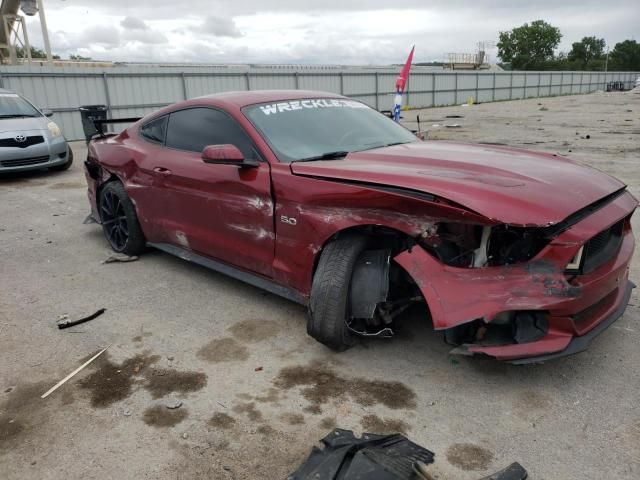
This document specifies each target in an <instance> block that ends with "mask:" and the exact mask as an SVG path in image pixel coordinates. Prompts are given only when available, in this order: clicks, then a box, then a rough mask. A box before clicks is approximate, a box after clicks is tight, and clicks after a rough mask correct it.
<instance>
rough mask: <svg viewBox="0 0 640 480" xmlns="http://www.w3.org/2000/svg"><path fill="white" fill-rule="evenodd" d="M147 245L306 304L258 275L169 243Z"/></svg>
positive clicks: (299, 294) (285, 288)
mask: <svg viewBox="0 0 640 480" xmlns="http://www.w3.org/2000/svg"><path fill="white" fill-rule="evenodd" d="M147 245H148V246H150V247H153V248H157V249H158V250H162V251H163V252H166V253H169V254H171V255H174V256H176V257H179V258H181V259H183V260H186V261H187V262H192V263H196V264H198V265H201V266H203V267H206V268H209V269H211V270H215V271H216V272H220V273H222V274H224V275H227V276H229V277H231V278H235V279H236V280H240V281H242V282H245V283H248V284H249V285H253V286H254V287H258V288H261V289H262V290H266V291H267V292H269V293H273V294H274V295H278V296H280V297H283V298H286V299H287V300H291V301H292V302H295V303H299V304H300V305H304V306H306V305H307V303H308V299H307V297H305V296H304V295H302V294H301V293H300V292H298V291H297V290H294V289H292V288H288V287H285V286H284V285H281V284H279V283H276V282H274V281H273V280H270V279H268V278H265V277H262V276H260V275H256V274H255V273H250V272H246V271H244V270H240V269H238V268H236V267H232V266H231V265H228V264H226V263H223V262H219V261H217V260H212V259H211V258H208V257H204V256H202V255H198V254H197V253H194V252H192V251H189V250H186V249H184V248H180V247H176V246H175V245H171V244H169V243H150V242H147Z"/></svg>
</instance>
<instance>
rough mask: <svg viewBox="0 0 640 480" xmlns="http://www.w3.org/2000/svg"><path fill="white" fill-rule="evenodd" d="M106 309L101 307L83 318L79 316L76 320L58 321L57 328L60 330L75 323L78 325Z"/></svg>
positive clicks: (97, 315) (96, 316)
mask: <svg viewBox="0 0 640 480" xmlns="http://www.w3.org/2000/svg"><path fill="white" fill-rule="evenodd" d="M106 311H107V309H106V308H101V309H100V310H98V311H97V312H95V313H92V314H91V315H89V316H87V317H83V318H80V319H78V320H71V321H70V320H67V321H64V322H60V323H58V328H59V329H60V330H62V329H63V328H69V327H73V326H75V325H80V324H81V323H84V322H88V321H89V320H93V319H94V318H98V317H99V316H100V315H102V314H103V313H104V312H106Z"/></svg>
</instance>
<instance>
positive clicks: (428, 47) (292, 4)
mask: <svg viewBox="0 0 640 480" xmlns="http://www.w3.org/2000/svg"><path fill="white" fill-rule="evenodd" d="M44 5H45V10H46V14H47V23H48V26H49V36H50V38H51V43H52V49H53V51H54V53H57V54H59V55H61V56H63V57H67V56H68V55H69V54H70V53H76V54H80V55H84V56H89V57H91V58H94V59H101V60H117V61H147V62H149V61H150V62H159V61H164V62H215V63H223V62H224V63H310V64H318V63H336V64H360V65H366V64H387V63H400V62H403V61H404V59H405V58H406V55H407V53H408V50H409V49H410V47H411V45H412V44H414V43H415V44H416V55H415V58H414V62H419V61H431V60H441V59H442V58H443V57H444V54H445V53H446V52H456V53H465V52H469V53H471V52H473V51H474V50H475V48H476V43H477V42H478V41H480V40H493V41H497V38H498V32H499V31H501V30H509V29H511V28H513V27H514V26H519V25H521V24H523V23H524V22H531V21H533V20H536V19H543V20H546V21H548V22H549V23H551V24H553V25H555V26H557V27H559V28H560V30H561V31H562V34H563V38H562V42H561V45H560V50H562V51H568V50H569V49H570V48H571V43H572V42H574V41H577V40H579V39H581V38H582V37H584V36H590V35H596V36H598V37H603V38H605V39H606V41H607V43H608V44H609V45H611V47H613V45H614V44H615V43H616V42H619V41H622V40H625V39H627V38H634V39H636V40H640V38H638V37H640V0H622V1H609V2H603V1H602V0H598V1H596V0H540V1H535V0H534V1H531V0H526V1H525V0H511V1H497V0H475V1H466V2H463V1H457V0H448V1H445V0H432V1H425V0H400V1H396V2H390V1H381V0H368V1H364V0H323V1H316V2H307V1H304V0H280V1H276V0H220V1H215V0H182V1H179V0H178V1H175V0H155V1H151V0H147V1H145V0H103V1H99V0H44ZM28 32H29V37H30V40H31V43H32V44H33V45H35V46H39V47H41V46H42V35H41V33H40V23H39V20H38V17H37V16H35V17H32V18H29V19H28ZM489 53H490V55H491V59H492V60H495V49H493V50H490V51H489Z"/></svg>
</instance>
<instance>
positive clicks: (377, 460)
mask: <svg viewBox="0 0 640 480" xmlns="http://www.w3.org/2000/svg"><path fill="white" fill-rule="evenodd" d="M320 442H321V443H322V444H323V446H322V448H318V447H313V449H312V450H311V453H310V454H309V456H308V457H307V460H306V461H305V462H304V463H303V464H302V465H300V467H298V469H297V470H296V471H295V472H293V473H292V474H291V475H289V476H288V477H287V478H288V479H289V480H316V479H319V478H322V479H323V480H332V479H338V478H339V479H341V480H356V479H362V478H367V479H371V480H374V479H376V480H383V479H384V480H435V479H436V478H438V479H441V480H446V479H452V478H454V477H450V476H446V477H442V476H440V475H437V476H436V475H434V474H432V472H430V465H431V464H433V463H434V458H435V454H434V453H433V452H432V451H430V450H427V449H426V448H424V447H422V446H420V445H418V444H416V443H414V442H412V441H411V440H409V439H408V438H407V437H405V436H404V435H401V434H399V433H396V434H391V435H377V434H373V433H363V434H362V436H361V437H360V438H358V437H356V436H355V435H354V434H353V432H352V431H350V430H342V429H340V428H336V429H335V430H333V431H332V432H330V433H329V434H328V435H327V436H325V437H324V438H323V439H322V440H320ZM223 468H225V467H224V466H223ZM455 478H457V477H455ZM526 478H527V471H526V470H525V469H524V468H523V467H522V465H520V464H519V463H517V462H514V463H512V464H511V465H509V466H508V467H507V468H505V469H503V470H500V471H499V472H496V473H494V474H492V475H489V476H488V477H483V478H482V479H480V480H525V479H526Z"/></svg>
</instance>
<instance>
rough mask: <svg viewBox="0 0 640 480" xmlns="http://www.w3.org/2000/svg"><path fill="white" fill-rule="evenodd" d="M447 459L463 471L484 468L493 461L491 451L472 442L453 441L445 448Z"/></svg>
mask: <svg viewBox="0 0 640 480" xmlns="http://www.w3.org/2000/svg"><path fill="white" fill-rule="evenodd" d="M447 460H448V461H449V463H450V464H451V465H454V466H456V467H458V468H460V469H461V470H465V471H481V470H486V469H487V468H489V465H491V462H492V461H493V453H491V452H490V451H489V450H487V449H486V448H482V447H480V446H478V445H474V444H473V443H454V444H453V445H451V446H450V447H449V448H448V449H447Z"/></svg>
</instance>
